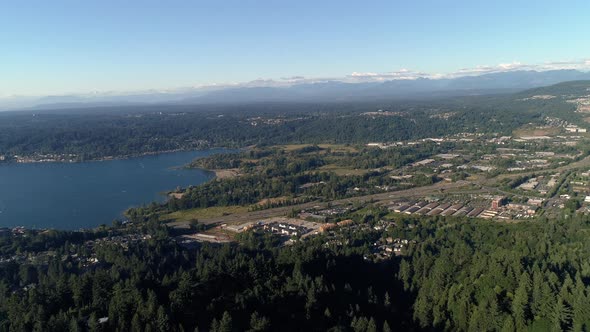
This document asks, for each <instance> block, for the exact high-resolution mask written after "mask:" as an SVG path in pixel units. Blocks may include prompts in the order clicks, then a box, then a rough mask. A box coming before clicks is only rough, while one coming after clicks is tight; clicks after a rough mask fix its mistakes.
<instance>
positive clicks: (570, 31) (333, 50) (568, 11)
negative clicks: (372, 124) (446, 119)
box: [0, 0, 590, 97]
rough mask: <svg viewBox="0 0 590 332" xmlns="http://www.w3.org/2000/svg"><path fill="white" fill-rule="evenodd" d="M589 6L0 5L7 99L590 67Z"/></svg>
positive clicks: (1, 87)
mask: <svg viewBox="0 0 590 332" xmlns="http://www.w3.org/2000/svg"><path fill="white" fill-rule="evenodd" d="M588 12H590V3H589V2H587V1H572V2H569V3H568V4H567V5H562V6H559V5H556V4H555V2H553V1H536V2H529V1H525V2H519V3H514V2H513V1H496V2H490V3H485V4H484V3H476V2H472V1H465V0H462V1H453V2H439V1H421V2H416V3H394V2H392V1H371V2H369V3H366V2H341V1H322V2H321V3H318V2H314V1H308V0H305V1H298V2H293V3H284V2H283V3H279V2H274V1H224V2H223V3H221V2H206V1H196V2H195V1H167V2H159V1H126V2H124V3H122V2H119V1H111V0H105V1H100V2H80V1H62V2H59V3H58V2H48V1H31V2H26V3H24V2H13V3H4V4H2V5H1V6H0V41H1V42H2V44H3V50H2V52H1V55H0V59H1V61H0V73H1V74H2V80H0V97H2V96H12V95H37V96H38V95H52V94H68V93H89V92H93V91H103V92H104V91H115V92H117V91H119V92H123V91H139V90H147V89H174V88H180V87H195V86H197V87H198V86H209V85H215V84H218V85H225V84H238V83H243V82H250V81H256V80H258V79H261V78H263V79H272V80H273V81H272V82H273V84H275V83H276V82H278V83H276V84H288V83H289V82H297V81H303V82H306V81H314V80H321V79H334V80H343V81H348V82H360V81H380V80H388V79H395V78H416V77H434V78H437V77H453V76H458V75H474V74H481V73H489V72H501V71H511V70H520V69H524V70H549V69H563V68H565V69H578V70H588V69H590V60H589V59H590V44H589V43H586V42H585V40H586V38H587V36H586V34H587V32H588V31H590V22H588V20H587V19H586V13H588Z"/></svg>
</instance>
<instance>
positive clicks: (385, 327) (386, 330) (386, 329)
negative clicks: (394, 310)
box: [383, 321, 391, 332]
mask: <svg viewBox="0 0 590 332" xmlns="http://www.w3.org/2000/svg"><path fill="white" fill-rule="evenodd" d="M383 332H391V328H390V327H389V323H388V322H387V321H384V322H383Z"/></svg>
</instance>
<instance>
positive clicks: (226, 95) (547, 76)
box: [0, 70, 590, 109]
mask: <svg viewBox="0 0 590 332" xmlns="http://www.w3.org/2000/svg"><path fill="white" fill-rule="evenodd" d="M578 80H590V73H586V72H580V71H577V70H551V71H510V72H501V73H492V74H484V75H479V76H463V77H457V78H441V79H432V78H418V79H398V80H391V81H385V82H363V83H348V82H342V81H338V80H334V81H327V82H321V83H305V84H294V85H290V86H285V84H274V86H273V83H276V82H274V81H255V82H250V83H247V84H245V85H243V86H229V87H222V86H218V87H208V88H184V89H179V90H172V91H166V92H161V91H144V92H140V93H129V94H113V93H107V94H100V93H97V94H87V95H66V96H47V97H42V98H37V99H31V98H28V99H19V100H18V101H16V100H12V99H0V109H8V108H13V109H14V108H23V107H27V108H29V109H55V108H75V107H95V106H107V105H108V106H115V105H133V104H137V105H144V104H216V103H219V104H223V103H243V102H250V103H251V102H293V101H297V102H302V101H304V102H307V101H310V102H322V101H357V100H359V101H361V100H376V99H384V100H385V99H417V98H438V97H445V96H470V95H490V94H498V93H507V92H518V91H522V90H526V89H531V88H536V87H542V86H548V85H553V84H557V83H560V82H566V81H578ZM257 84H261V85H263V86H255V85H257ZM253 85H254V86H253ZM276 85H280V86H276Z"/></svg>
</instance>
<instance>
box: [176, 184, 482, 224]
mask: <svg viewBox="0 0 590 332" xmlns="http://www.w3.org/2000/svg"><path fill="white" fill-rule="evenodd" d="M471 184H472V183H471V182H469V181H464V180H462V181H457V182H438V183H435V184H433V185H431V186H425V187H418V188H411V189H405V190H400V191H392V192H386V193H380V194H373V195H365V196H357V197H351V198H345V199H339V200H334V201H329V202H320V201H314V202H308V203H303V204H297V205H290V206H284V207H278V208H272V209H266V210H259V211H251V212H245V213H236V214H231V215H226V216H221V217H215V218H209V219H199V223H202V224H206V225H215V224H225V223H238V222H239V223H245V222H250V221H257V220H261V219H267V218H272V217H282V216H286V215H287V214H288V213H289V212H291V211H292V210H304V209H309V208H314V207H318V208H320V209H322V208H328V205H330V206H331V207H335V206H343V205H348V204H354V203H366V202H371V201H373V202H383V201H390V200H392V199H398V198H410V197H417V196H419V197H424V196H427V195H431V194H437V193H439V194H440V193H443V192H445V193H446V192H449V191H452V190H456V189H460V188H464V187H467V186H470V185H471ZM481 191H483V190H476V191H474V192H481ZM186 224H187V222H184V221H183V222H172V223H170V224H169V225H170V226H173V227H174V226H183V225H186Z"/></svg>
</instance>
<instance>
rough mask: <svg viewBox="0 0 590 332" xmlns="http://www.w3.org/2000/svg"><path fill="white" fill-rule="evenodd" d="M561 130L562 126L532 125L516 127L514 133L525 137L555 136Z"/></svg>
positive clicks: (516, 135)
mask: <svg viewBox="0 0 590 332" xmlns="http://www.w3.org/2000/svg"><path fill="white" fill-rule="evenodd" d="M560 132H561V128H556V127H546V128H544V127H531V126H525V127H522V128H519V129H516V130H515V131H514V132H513V133H512V134H513V135H514V136H515V137H523V136H555V135H557V134H559V133H560Z"/></svg>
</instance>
